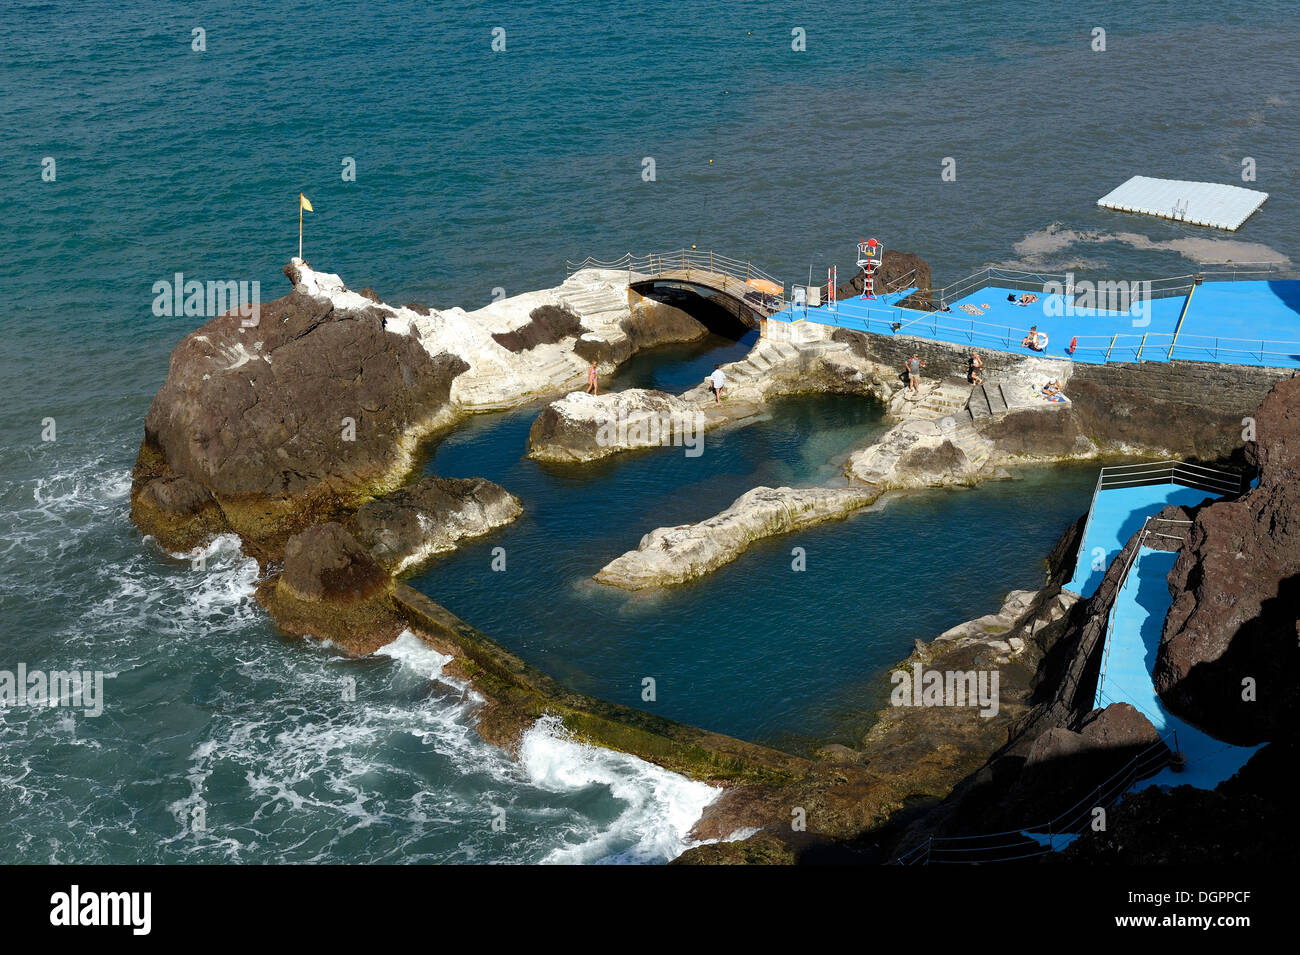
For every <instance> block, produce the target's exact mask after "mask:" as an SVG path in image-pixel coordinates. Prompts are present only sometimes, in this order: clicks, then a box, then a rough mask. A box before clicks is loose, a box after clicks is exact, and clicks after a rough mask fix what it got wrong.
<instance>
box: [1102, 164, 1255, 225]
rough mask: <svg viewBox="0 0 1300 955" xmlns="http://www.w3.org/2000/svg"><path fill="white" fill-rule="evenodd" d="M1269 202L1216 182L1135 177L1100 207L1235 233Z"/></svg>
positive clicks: (1246, 191) (1103, 197) (1115, 191)
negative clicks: (1257, 210) (1265, 202)
mask: <svg viewBox="0 0 1300 955" xmlns="http://www.w3.org/2000/svg"><path fill="white" fill-rule="evenodd" d="M1267 198H1268V193H1267V192H1256V191H1255V190H1254V189H1243V188H1241V187H1240V186H1222V185H1219V184H1218V183H1217V182H1188V181H1186V180H1183V179H1152V178H1151V177H1150V176H1134V177H1133V178H1132V179H1130V180H1129V181H1128V182H1126V183H1124V185H1122V186H1120V187H1119V188H1118V189H1113V190H1111V191H1110V192H1108V193H1106V195H1104V196H1102V197H1101V198H1100V199H1098V200H1097V205H1099V206H1102V207H1103V208H1106V209H1115V210H1117V211H1119V212H1140V213H1142V214H1143V215H1148V216H1160V217H1161V218H1164V219H1174V220H1177V221H1178V222H1190V223H1192V224H1193V225H1204V226H1210V227H1211V228H1214V229H1227V230H1229V231H1231V232H1235V231H1236V230H1237V229H1238V228H1239V227H1240V226H1241V224H1242V223H1243V222H1245V221H1246V220H1247V219H1249V218H1250V217H1251V215H1252V214H1253V213H1254V211H1255V210H1256V209H1258V208H1259V207H1260V206H1262V205H1263V204H1264V200H1265V199H1267Z"/></svg>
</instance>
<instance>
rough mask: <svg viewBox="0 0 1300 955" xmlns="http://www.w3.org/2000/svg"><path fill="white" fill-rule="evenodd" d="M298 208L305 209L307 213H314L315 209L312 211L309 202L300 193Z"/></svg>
mask: <svg viewBox="0 0 1300 955" xmlns="http://www.w3.org/2000/svg"><path fill="white" fill-rule="evenodd" d="M298 208H299V209H306V210H307V211H308V212H315V211H316V210H315V209H313V208H312V207H311V202H309V201H308V199H307V197H306V196H304V195H303V194H302V193H301V192H300V193H298Z"/></svg>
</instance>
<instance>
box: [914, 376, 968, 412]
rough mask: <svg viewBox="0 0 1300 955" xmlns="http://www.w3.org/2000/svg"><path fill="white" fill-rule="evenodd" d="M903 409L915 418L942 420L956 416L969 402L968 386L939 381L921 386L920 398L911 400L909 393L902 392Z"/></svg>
mask: <svg viewBox="0 0 1300 955" xmlns="http://www.w3.org/2000/svg"><path fill="white" fill-rule="evenodd" d="M902 399H903V401H905V402H906V404H905V405H903V408H904V409H906V413H907V414H908V415H910V416H911V417H915V418H942V417H944V416H945V415H956V414H958V413H959V412H962V411H964V410H965V408H966V403H967V402H968V401H969V400H970V386H969V385H962V384H957V383H956V382H952V381H939V382H934V383H932V384H923V385H922V386H921V394H920V397H918V398H916V399H913V398H912V397H911V393H910V392H909V391H907V390H904V392H903V394H902Z"/></svg>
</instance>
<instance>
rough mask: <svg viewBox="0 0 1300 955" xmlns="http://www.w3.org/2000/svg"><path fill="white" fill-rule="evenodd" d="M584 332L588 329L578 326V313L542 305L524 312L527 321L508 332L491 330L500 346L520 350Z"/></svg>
mask: <svg viewBox="0 0 1300 955" xmlns="http://www.w3.org/2000/svg"><path fill="white" fill-rule="evenodd" d="M588 334H591V333H590V332H589V331H588V330H587V329H585V328H583V327H582V322H581V321H580V320H579V319H578V316H577V315H574V314H573V312H571V311H569V310H568V309H567V308H562V307H558V306H555V305H542V306H539V307H538V308H535V309H533V310H532V311H531V312H529V313H528V323H527V324H525V325H520V326H518V327H517V328H512V329H511V330H510V331H508V332H493V333H492V340H493V341H495V342H496V343H497V344H498V345H500V346H501V347H502V348H506V349H508V350H510V351H512V352H521V351H528V350H529V349H532V348H536V347H537V346H538V345H554V344H555V343H557V342H562V341H564V339H566V338H578V337H579V336H581V335H588Z"/></svg>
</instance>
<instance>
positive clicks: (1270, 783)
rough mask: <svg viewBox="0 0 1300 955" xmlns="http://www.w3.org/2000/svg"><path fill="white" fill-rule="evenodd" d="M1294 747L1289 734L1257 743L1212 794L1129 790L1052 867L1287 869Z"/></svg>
mask: <svg viewBox="0 0 1300 955" xmlns="http://www.w3.org/2000/svg"><path fill="white" fill-rule="evenodd" d="M1297 755H1298V754H1297V747H1296V741H1295V738H1294V737H1291V738H1290V739H1288V740H1286V741H1283V742H1277V743H1271V744H1269V745H1268V746H1265V747H1263V748H1262V749H1261V750H1260V751H1259V752H1258V753H1256V754H1255V755H1254V756H1253V757H1251V759H1250V761H1249V762H1248V763H1246V765H1245V766H1243V767H1242V768H1241V770H1240V771H1239V772H1238V773H1237V774H1236V775H1235V776H1233V777H1232V778H1231V779H1228V780H1225V781H1224V782H1222V783H1220V784H1219V785H1218V786H1217V787H1215V788H1214V789H1213V790H1212V791H1206V790H1203V789H1193V788H1192V787H1191V786H1178V787H1176V788H1174V789H1171V790H1169V791H1168V792H1162V791H1160V790H1159V789H1156V788H1150V789H1145V790H1143V791H1142V792H1139V793H1135V794H1130V795H1127V796H1125V797H1124V800H1123V801H1122V802H1121V803H1119V804H1118V805H1116V806H1113V807H1112V808H1111V809H1110V811H1109V812H1108V813H1107V820H1106V823H1107V824H1106V829H1105V831H1104V832H1092V831H1085V832H1084V834H1083V838H1081V839H1079V840H1078V841H1077V842H1075V843H1074V844H1072V845H1071V846H1070V847H1069V848H1068V849H1066V850H1065V851H1064V852H1061V853H1048V854H1047V855H1046V856H1044V857H1043V860H1042V861H1044V862H1046V863H1049V864H1053V863H1059V864H1065V865H1071V864H1078V863H1080V862H1084V863H1089V862H1090V863H1104V864H1110V865H1115V864H1121V865H1169V864H1183V865H1187V864H1201V865H1212V866H1217V867H1222V866H1224V865H1232V864H1242V863H1249V864H1253V865H1259V864H1261V863H1263V864H1268V863H1276V864H1278V865H1286V866H1291V865H1293V864H1294V863H1295V859H1296V856H1297V854H1300V837H1298V836H1297V832H1296V827H1295V826H1294V825H1293V824H1292V822H1291V815H1292V802H1293V791H1294V784H1293V780H1294V777H1295V761H1296V756H1297Z"/></svg>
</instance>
